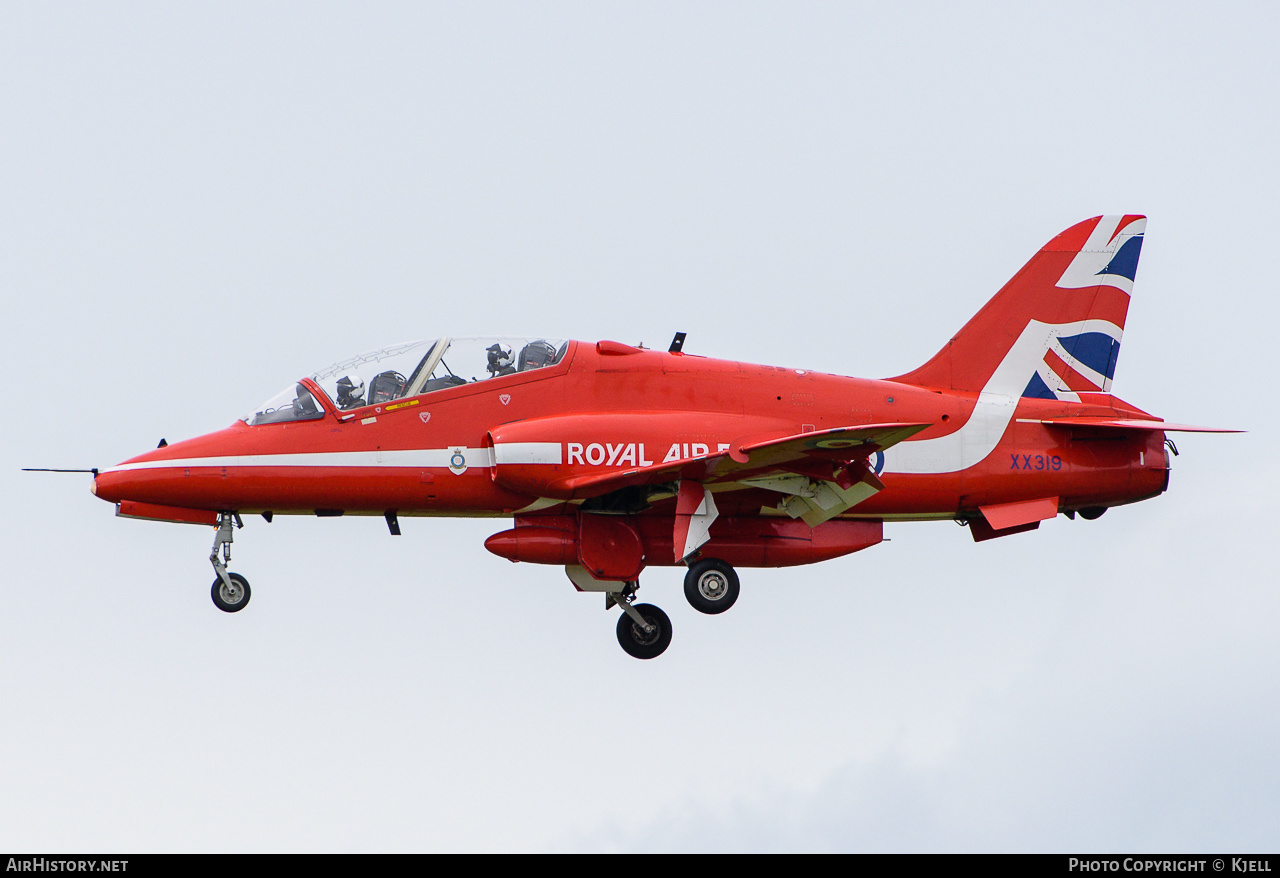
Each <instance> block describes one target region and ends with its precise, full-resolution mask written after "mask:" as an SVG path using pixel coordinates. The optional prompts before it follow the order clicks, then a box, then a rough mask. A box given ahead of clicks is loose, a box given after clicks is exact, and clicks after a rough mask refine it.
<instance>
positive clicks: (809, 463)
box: [561, 423, 932, 499]
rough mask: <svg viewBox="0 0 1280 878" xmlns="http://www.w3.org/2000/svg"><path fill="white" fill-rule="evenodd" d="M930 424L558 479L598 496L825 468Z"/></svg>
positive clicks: (804, 437)
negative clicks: (615, 492) (625, 489)
mask: <svg viewBox="0 0 1280 878" xmlns="http://www.w3.org/2000/svg"><path fill="white" fill-rule="evenodd" d="M930 426H932V425H931V424H901V423H895V424H861V425H858V426H851V427H836V428H834V429H831V430H819V431H816V432H810V433H798V434H795V435H792V436H784V437H781V438H778V439H765V440H760V441H738V442H734V443H732V444H731V445H730V447H729V448H727V449H725V450H724V451H721V452H720V453H718V454H710V455H707V456H705V457H698V458H692V459H687V460H677V461H672V462H671V463H668V464H660V465H658V466H650V467H643V468H640V467H637V468H633V469H627V470H622V471H620V472H609V473H598V474H592V475H585V476H576V477H573V478H570V479H566V480H565V481H564V482H562V483H561V485H563V486H564V487H565V488H568V489H570V490H571V491H572V492H573V494H572V496H573V497H575V498H583V499H585V498H589V497H599V496H601V495H602V494H608V493H610V492H612V491H617V490H621V489H622V488H631V487H636V486H638V485H660V484H664V483H668V482H679V481H696V482H704V483H706V482H722V481H726V480H730V479H731V478H733V477H735V476H739V475H742V476H746V475H756V476H759V475H764V474H767V473H769V472H770V471H775V470H777V471H784V472H791V471H795V472H809V471H812V472H813V473H814V474H815V475H816V474H823V473H825V474H826V475H828V477H832V470H833V469H836V468H838V466H835V465H836V464H840V463H847V462H849V461H856V460H865V459H866V458H868V457H869V456H871V455H872V454H875V453H876V452H877V451H883V450H885V449H886V448H889V447H891V446H893V445H896V444H897V443H899V442H901V441H902V440H904V439H907V438H908V437H910V436H914V435H915V434H916V433H919V432H920V431H921V430H924V429H926V428H928V427H930Z"/></svg>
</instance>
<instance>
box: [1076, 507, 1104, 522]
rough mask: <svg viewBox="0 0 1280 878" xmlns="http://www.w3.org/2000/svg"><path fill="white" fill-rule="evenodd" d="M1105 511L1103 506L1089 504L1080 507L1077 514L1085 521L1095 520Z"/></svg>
mask: <svg viewBox="0 0 1280 878" xmlns="http://www.w3.org/2000/svg"><path fill="white" fill-rule="evenodd" d="M1106 511H1107V507H1105V506H1090V507H1089V508H1088V509H1081V510H1080V512H1079V515H1080V517H1081V518H1083V519H1084V520H1085V521H1097V520H1098V519H1099V518H1101V517H1102V513H1104V512H1106Z"/></svg>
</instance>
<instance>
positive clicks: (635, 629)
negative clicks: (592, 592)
mask: <svg viewBox="0 0 1280 878" xmlns="http://www.w3.org/2000/svg"><path fill="white" fill-rule="evenodd" d="M616 584H617V585H621V586H622V588H621V589H619V590H618V591H607V592H605V601H604V608H605V609H606V610H608V609H611V608H612V607H614V606H615V605H617V606H619V607H621V608H622V615H621V616H619V617H618V644H619V645H620V646H621V647H622V649H623V651H624V652H626V654H627V655H629V656H631V657H633V658H638V659H651V658H657V657H658V656H660V655H662V654H663V653H664V652H666V651H667V647H668V646H670V645H671V620H670V619H668V618H667V614H666V613H664V612H662V610H660V609H658V608H657V607H655V606H654V605H653V604H637V603H636V602H635V600H636V589H637V588H639V587H640V583H639V582H637V581H635V580H632V581H630V582H625V583H624V582H621V581H619V582H617V583H616Z"/></svg>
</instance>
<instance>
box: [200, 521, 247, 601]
mask: <svg viewBox="0 0 1280 878" xmlns="http://www.w3.org/2000/svg"><path fill="white" fill-rule="evenodd" d="M242 526H243V525H242V524H241V523H240V516H238V515H236V514H235V513H234V512H219V513H218V533H217V536H215V537H214V538H213V553H212V554H210V555H209V562H210V563H211V564H213V569H214V572H216V573H217V574H218V578H217V579H215V580H214V581H213V589H212V596H213V605H214V606H215V607H217V608H218V609H219V610H222V612H224V613H238V612H240V611H241V610H243V609H244V608H245V607H247V606H248V605H249V596H250V594H251V592H250V591H249V580H247V579H245V578H244V577H243V576H241V575H240V574H239V573H228V572H227V565H228V564H229V563H231V542H232V540H233V539H234V536H233V531H232V528H233V527H242ZM219 548H221V549H222V557H221V558H219V557H218V549H219Z"/></svg>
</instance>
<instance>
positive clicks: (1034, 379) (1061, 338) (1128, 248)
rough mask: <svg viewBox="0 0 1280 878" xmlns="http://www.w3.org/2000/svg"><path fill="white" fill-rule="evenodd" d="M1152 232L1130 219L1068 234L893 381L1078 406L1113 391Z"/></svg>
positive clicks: (1099, 222)
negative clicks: (1145, 238)
mask: <svg viewBox="0 0 1280 878" xmlns="http://www.w3.org/2000/svg"><path fill="white" fill-rule="evenodd" d="M1146 224H1147V220H1146V217H1143V216H1138V215H1134V214H1126V215H1124V216H1100V217H1094V218H1093V219H1090V220H1085V221H1084V222H1082V223H1079V224H1077V225H1074V226H1072V227H1071V228H1069V229H1067V230H1066V231H1065V232H1063V233H1061V234H1060V235H1058V236H1057V237H1055V238H1054V239H1053V240H1052V241H1050V242H1049V243H1048V244H1045V245H1044V247H1042V248H1040V251H1039V252H1038V253H1036V255H1035V256H1033V257H1031V261H1030V262H1028V263H1027V264H1026V265H1024V266H1023V267H1022V270H1021V271H1019V272H1018V273H1017V274H1016V275H1014V276H1013V279H1012V280H1010V281H1009V282H1008V283H1007V284H1005V285H1004V287H1002V288H1001V290H1000V292H998V293H996V294H995V296H994V297H993V298H992V299H991V301H989V302H988V303H987V304H986V305H985V306H984V307H983V308H982V310H981V311H979V312H978V313H977V314H976V315H975V316H974V317H973V319H972V320H970V321H969V322H968V323H966V324H965V325H964V328H963V329H961V330H960V331H959V332H958V333H956V335H955V337H954V338H952V339H951V341H949V342H947V344H946V346H945V347H943V348H942V350H940V351H938V353H937V354H936V355H934V357H933V358H932V359H931V360H929V362H927V363H925V364H924V365H923V366H921V367H920V368H919V369H916V370H915V371H914V372H909V373H907V374H905V375H900V376H898V377H897V378H893V379H891V380H893V381H901V382H903V383H906V384H914V385H917V386H921V387H935V388H940V389H951V390H963V391H972V392H983V391H985V392H990V393H998V394H1001V395H1004V396H1010V397H1022V396H1029V397H1037V398H1043V399H1062V400H1072V401H1079V399H1080V396H1079V394H1081V393H1090V392H1093V393H1097V392H1104V393H1107V392H1110V390H1111V380H1112V378H1113V377H1114V376H1115V368H1116V358H1117V356H1118V355H1119V353H1120V337H1121V335H1122V334H1123V332H1124V321H1125V315H1126V314H1127V312H1128V310H1129V294H1130V293H1131V292H1132V290H1133V279H1134V276H1135V274H1136V273H1137V270H1138V255H1139V253H1140V252H1141V250H1142V235H1143V231H1144V230H1145V228H1146Z"/></svg>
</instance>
